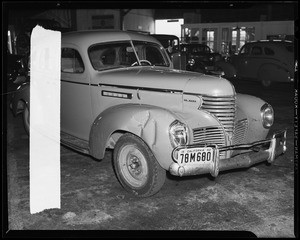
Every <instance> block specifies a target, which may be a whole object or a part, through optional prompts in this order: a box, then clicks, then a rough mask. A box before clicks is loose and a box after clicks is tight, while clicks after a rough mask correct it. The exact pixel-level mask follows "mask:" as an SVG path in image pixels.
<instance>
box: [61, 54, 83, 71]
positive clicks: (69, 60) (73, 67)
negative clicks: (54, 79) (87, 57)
mask: <svg viewBox="0 0 300 240" xmlns="http://www.w3.org/2000/svg"><path fill="white" fill-rule="evenodd" d="M61 71H62V72H65V73H83V71H84V66H83V61H82V58H81V57H80V55H79V53H78V52H77V51H76V50H75V49H72V48H63V49H62V50H61Z"/></svg>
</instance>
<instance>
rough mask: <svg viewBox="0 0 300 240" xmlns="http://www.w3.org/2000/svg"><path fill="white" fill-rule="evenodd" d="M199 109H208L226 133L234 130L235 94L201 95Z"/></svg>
mask: <svg viewBox="0 0 300 240" xmlns="http://www.w3.org/2000/svg"><path fill="white" fill-rule="evenodd" d="M202 99H203V103H202V106H201V109H203V110H205V111H208V112H209V113H211V114H213V115H214V116H216V117H217V118H218V120H219V121H220V122H221V124H222V125H223V127H224V129H225V131H226V132H227V133H233V131H234V118H235V111H236V103H235V96H230V97H212V96H202Z"/></svg>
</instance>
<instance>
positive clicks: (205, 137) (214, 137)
mask: <svg viewBox="0 0 300 240" xmlns="http://www.w3.org/2000/svg"><path fill="white" fill-rule="evenodd" d="M193 136H194V143H195V144H196V143H201V144H216V145H218V147H220V146H225V135H224V132H223V129H222V128H221V127H219V126H217V127H207V128H197V129H194V130H193ZM224 156H225V152H221V153H220V157H222V158H223V157H224Z"/></svg>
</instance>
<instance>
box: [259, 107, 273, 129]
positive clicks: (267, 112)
mask: <svg viewBox="0 0 300 240" xmlns="http://www.w3.org/2000/svg"><path fill="white" fill-rule="evenodd" d="M260 114H261V118H262V124H263V126H264V128H270V127H271V126H272V125H273V123H274V110H273V108H272V106H271V105H269V104H267V103H265V104H264V105H263V106H262V107H261V109H260Z"/></svg>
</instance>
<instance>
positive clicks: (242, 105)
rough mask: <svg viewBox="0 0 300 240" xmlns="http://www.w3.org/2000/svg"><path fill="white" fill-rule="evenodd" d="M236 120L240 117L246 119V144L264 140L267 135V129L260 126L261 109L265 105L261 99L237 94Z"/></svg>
mask: <svg viewBox="0 0 300 240" xmlns="http://www.w3.org/2000/svg"><path fill="white" fill-rule="evenodd" d="M236 103H237V118H241V117H240V116H243V117H246V118H247V120H248V134H247V137H246V141H247V142H254V141H257V140H258V139H259V140H262V139H265V138H266V137H267V135H268V132H269V129H266V128H264V127H263V125H262V118H261V112H260V109H261V107H262V106H263V105H264V104H265V103H266V102H265V101H263V100H262V99H260V98H258V97H255V96H251V95H247V94H237V96H236Z"/></svg>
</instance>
